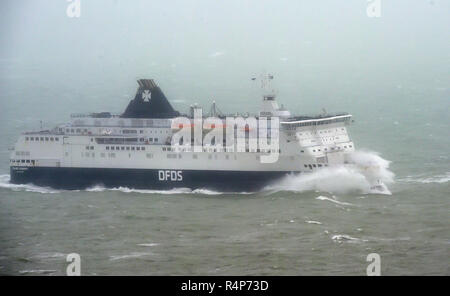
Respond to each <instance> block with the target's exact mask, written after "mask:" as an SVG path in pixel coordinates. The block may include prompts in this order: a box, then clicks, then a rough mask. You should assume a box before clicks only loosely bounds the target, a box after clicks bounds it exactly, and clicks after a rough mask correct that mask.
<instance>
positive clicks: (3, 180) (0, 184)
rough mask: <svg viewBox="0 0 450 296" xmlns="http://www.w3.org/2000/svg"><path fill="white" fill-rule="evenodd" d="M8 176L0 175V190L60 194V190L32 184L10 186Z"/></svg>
mask: <svg viewBox="0 0 450 296" xmlns="http://www.w3.org/2000/svg"><path fill="white" fill-rule="evenodd" d="M10 179H11V178H10V175H7V174H6V175H0V188H6V189H11V190H13V191H27V192H37V193H43V194H48V193H60V192H61V190H56V189H53V188H50V187H41V186H36V185H33V184H11V183H10V182H9V181H10Z"/></svg>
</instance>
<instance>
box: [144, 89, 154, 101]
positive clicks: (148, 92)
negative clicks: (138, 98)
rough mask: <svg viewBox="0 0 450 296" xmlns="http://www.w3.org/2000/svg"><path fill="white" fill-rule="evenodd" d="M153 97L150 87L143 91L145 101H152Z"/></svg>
mask: <svg viewBox="0 0 450 296" xmlns="http://www.w3.org/2000/svg"><path fill="white" fill-rule="evenodd" d="M151 98H152V93H151V92H150V91H149V90H148V89H146V90H144V92H143V93H142V99H143V100H144V101H150V99H151Z"/></svg>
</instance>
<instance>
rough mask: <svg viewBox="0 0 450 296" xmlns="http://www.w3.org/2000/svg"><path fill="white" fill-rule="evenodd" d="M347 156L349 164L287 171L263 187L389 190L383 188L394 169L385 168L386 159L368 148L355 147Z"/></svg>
mask: <svg viewBox="0 0 450 296" xmlns="http://www.w3.org/2000/svg"><path fill="white" fill-rule="evenodd" d="M348 156H349V162H351V163H352V164H346V165H341V166H335V167H326V168H322V169H320V170H317V171H314V172H312V173H307V174H290V175H288V176H286V177H285V178H283V179H282V180H281V181H279V182H278V183H276V184H272V185H270V186H267V187H266V190H272V191H293V192H304V191H318V192H329V193H338V194H339V193H350V192H355V193H363V194H388V195H390V194H391V192H390V191H389V189H388V188H387V185H389V184H391V183H393V182H394V173H393V172H391V171H390V170H389V164H390V161H388V160H385V159H383V158H382V157H381V156H379V155H378V154H377V153H375V152H369V151H356V152H354V153H352V154H349V155H348Z"/></svg>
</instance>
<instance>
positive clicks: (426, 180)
mask: <svg viewBox="0 0 450 296" xmlns="http://www.w3.org/2000/svg"><path fill="white" fill-rule="evenodd" d="M399 181H400V182H407V183H422V184H431V183H437V184H442V183H447V182H448V181H450V172H447V173H445V174H439V175H435V176H428V177H426V176H407V177H405V178H401V179H399Z"/></svg>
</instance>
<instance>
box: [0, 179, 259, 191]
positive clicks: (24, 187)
mask: <svg viewBox="0 0 450 296" xmlns="http://www.w3.org/2000/svg"><path fill="white" fill-rule="evenodd" d="M0 188H6V189H11V190H13V191H27V192H37V193H43V194H48V193H61V192H82V191H85V192H104V191H120V192H123V193H142V194H202V195H221V194H252V192H220V191H214V190H209V189H202V188H199V189H194V190H192V189H190V188H174V189H168V190H150V189H148V190H147V189H133V188H128V187H113V188H107V187H104V186H102V185H96V186H93V187H89V188H87V189H85V190H57V189H53V188H50V187H42V186H37V185H33V184H11V183H10V175H8V174H5V175H0Z"/></svg>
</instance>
